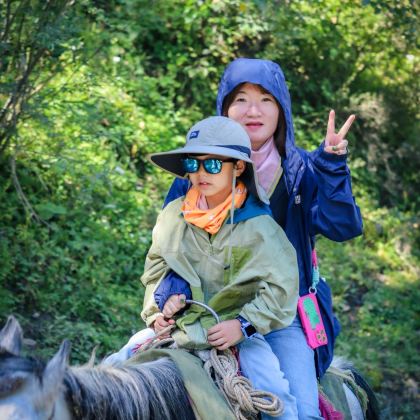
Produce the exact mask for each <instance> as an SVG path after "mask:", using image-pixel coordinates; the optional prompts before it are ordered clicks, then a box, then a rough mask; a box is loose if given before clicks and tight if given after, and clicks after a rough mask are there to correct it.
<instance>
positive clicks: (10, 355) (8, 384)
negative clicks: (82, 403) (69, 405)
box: [0, 316, 70, 420]
mask: <svg viewBox="0 0 420 420" xmlns="http://www.w3.org/2000/svg"><path fill="white" fill-rule="evenodd" d="M22 341H23V335H22V329H21V327H20V325H19V322H18V321H17V320H16V319H15V318H14V317H12V316H11V317H9V318H8V320H7V323H6V325H5V326H4V327H3V329H2V330H1V331H0V418H1V419H2V420H44V419H45V420H53V419H58V418H60V420H61V419H62V420H67V419H69V418H70V417H69V416H68V414H67V410H65V409H64V407H65V404H66V403H65V400H64V396H63V392H62V391H63V389H62V388H63V378H64V373H65V370H66V367H67V360H68V355H69V352H70V344H69V342H67V341H64V342H63V343H62V345H61V347H60V349H59V351H58V352H57V353H56V355H55V356H54V357H53V358H52V359H51V360H50V361H49V362H48V364H46V365H45V364H44V363H42V362H40V361H37V360H35V359H32V358H26V357H22V356H21V355H20V352H21V348H22Z"/></svg>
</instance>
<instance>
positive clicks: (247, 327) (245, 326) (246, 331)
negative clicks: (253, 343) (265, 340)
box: [236, 315, 257, 338]
mask: <svg viewBox="0 0 420 420" xmlns="http://www.w3.org/2000/svg"><path fill="white" fill-rule="evenodd" d="M236 319H237V320H238V321H239V322H240V323H241V331H242V334H243V335H244V337H245V338H252V337H253V336H254V335H255V334H256V333H257V330H256V329H255V327H254V326H253V325H252V324H251V323H250V322H249V321H248V320H246V319H245V318H244V317H242V316H240V315H238V316H237V317H236Z"/></svg>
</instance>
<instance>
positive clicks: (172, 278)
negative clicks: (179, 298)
mask: <svg viewBox="0 0 420 420" xmlns="http://www.w3.org/2000/svg"><path fill="white" fill-rule="evenodd" d="M180 294H184V295H185V296H186V298H187V299H192V293H191V288H190V285H189V284H188V282H187V281H186V280H184V279H183V278H182V277H181V276H180V275H178V274H177V273H175V271H170V272H169V273H168V275H167V276H166V277H165V278H164V279H163V280H162V281H161V282H160V284H159V285H158V287H157V289H156V290H155V293H154V295H155V301H156V304H157V305H158V307H159V309H160V311H162V310H163V307H164V306H165V303H166V301H167V300H168V299H169V298H170V297H171V296H172V295H180Z"/></svg>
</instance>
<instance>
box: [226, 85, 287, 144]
mask: <svg viewBox="0 0 420 420" xmlns="http://www.w3.org/2000/svg"><path fill="white" fill-rule="evenodd" d="M228 117H230V118H232V119H233V120H235V121H237V122H238V123H240V124H241V125H242V127H244V128H245V130H246V132H247V133H248V135H249V137H250V139H251V144H252V149H253V150H258V149H259V148H260V147H261V146H262V145H263V144H264V143H265V142H266V140H268V139H269V138H270V137H271V136H272V135H273V134H274V132H275V131H276V129H277V123H278V119H279V108H278V105H277V102H276V100H275V98H274V96H273V95H271V94H269V93H267V92H264V91H262V90H261V88H260V87H259V86H257V85H254V84H252V83H245V84H244V85H243V86H242V87H241V89H240V90H239V92H238V93H237V94H236V96H235V98H234V99H233V102H232V104H231V105H230V107H229V109H228Z"/></svg>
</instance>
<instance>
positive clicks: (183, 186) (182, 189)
mask: <svg viewBox="0 0 420 420" xmlns="http://www.w3.org/2000/svg"><path fill="white" fill-rule="evenodd" d="M188 185H189V181H188V180H187V179H181V178H175V180H174V182H172V185H171V186H170V188H169V191H168V194H167V195H166V197H165V201H164V202H163V208H165V207H166V206H167V205H168V204H169V203H170V202H171V201H174V200H176V199H177V198H179V197H182V196H183V195H185V194H186V193H187V191H188Z"/></svg>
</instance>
